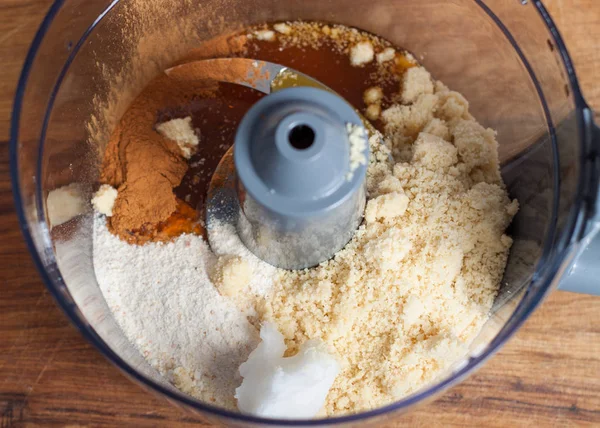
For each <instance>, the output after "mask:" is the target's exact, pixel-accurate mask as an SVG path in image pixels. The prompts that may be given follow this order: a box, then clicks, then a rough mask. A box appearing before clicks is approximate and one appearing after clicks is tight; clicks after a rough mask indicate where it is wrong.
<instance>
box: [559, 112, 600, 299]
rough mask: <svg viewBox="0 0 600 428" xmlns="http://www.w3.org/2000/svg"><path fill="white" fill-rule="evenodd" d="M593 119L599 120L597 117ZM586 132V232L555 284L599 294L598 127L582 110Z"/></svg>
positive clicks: (599, 197) (599, 143)
mask: <svg viewBox="0 0 600 428" xmlns="http://www.w3.org/2000/svg"><path fill="white" fill-rule="evenodd" d="M596 117H600V116H597V115H596ZM584 118H585V119H586V122H587V123H588V125H589V126H588V130H589V133H588V135H586V136H585V137H587V138H588V143H589V144H587V148H588V150H587V153H586V156H585V161H586V164H587V165H586V167H589V168H590V181H591V182H590V186H589V191H588V192H587V193H588V194H587V195H586V198H587V202H588V208H587V209H588V210H590V214H589V217H588V218H589V219H588V223H587V227H586V232H585V235H584V236H583V238H582V239H581V240H580V241H579V242H578V243H577V244H575V246H574V248H573V250H572V251H573V257H572V262H571V266H570V267H569V268H568V269H567V271H566V274H565V275H564V277H563V278H561V281H560V283H559V285H558V288H559V290H564V291H574V292H576V293H587V294H595V295H600V128H599V127H598V125H596V123H594V121H593V120H592V114H591V111H590V110H589V109H585V110H584Z"/></svg>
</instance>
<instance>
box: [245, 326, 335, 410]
mask: <svg viewBox="0 0 600 428" xmlns="http://www.w3.org/2000/svg"><path fill="white" fill-rule="evenodd" d="M260 338H261V339H262V342H261V343H260V344H259V345H258V346H257V348H256V349H255V350H254V351H252V353H251V354H250V356H249V357H248V360H247V361H246V362H244V363H243V364H242V365H241V366H240V369H239V371H240V375H241V376H242V377H243V378H244V380H243V382H242V384H241V386H240V387H238V388H237V389H236V391H235V397H236V399H237V405H238V408H239V410H240V411H241V412H242V413H246V414H251V415H254V416H260V417H265V418H277V419H310V418H313V417H315V416H316V415H317V413H318V412H319V410H321V408H322V407H323V405H324V404H325V398H326V396H327V393H328V392H329V389H330V388H331V385H332V384H333V381H334V379H335V377H336V376H337V374H338V372H339V369H340V368H339V364H338V363H337V361H336V360H335V358H334V357H332V356H331V355H330V354H329V353H328V352H327V349H326V348H325V346H324V345H323V343H322V342H321V341H319V340H311V341H308V342H306V343H304V344H303V345H302V346H301V348H300V350H299V351H298V353H297V354H296V355H294V356H293V357H287V358H284V356H283V355H284V353H285V351H286V346H285V342H284V339H283V335H282V334H281V333H280V332H279V331H277V327H276V326H275V325H273V324H271V323H264V324H263V326H262V328H261V330H260Z"/></svg>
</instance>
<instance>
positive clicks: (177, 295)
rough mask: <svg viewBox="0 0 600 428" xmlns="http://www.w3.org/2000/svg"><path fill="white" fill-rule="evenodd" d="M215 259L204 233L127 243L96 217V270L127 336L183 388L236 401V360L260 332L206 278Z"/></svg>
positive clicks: (220, 401)
mask: <svg viewBox="0 0 600 428" xmlns="http://www.w3.org/2000/svg"><path fill="white" fill-rule="evenodd" d="M214 260H215V256H214V255H213V254H212V252H211V251H210V249H209V247H208V245H207V244H206V243H205V242H204V240H203V239H202V238H201V237H198V236H192V235H183V236H180V237H179V238H177V239H176V240H175V241H174V242H170V243H167V244H159V243H149V244H146V245H143V246H137V245H129V244H127V243H125V242H122V241H120V240H119V238H117V237H116V236H114V235H112V234H111V233H110V232H109V231H108V229H107V227H106V222H105V219H104V217H102V216H96V218H95V220H94V269H95V272H96V277H97V280H98V283H99V284H100V288H101V290H102V293H103V294H104V297H105V299H106V302H107V303H108V306H109V307H110V309H111V310H112V312H113V313H114V316H115V318H116V320H117V323H118V324H119V325H120V326H121V328H122V329H123V332H124V333H125V335H126V336H127V338H128V339H129V340H130V341H131V342H132V343H133V344H134V345H135V346H136V347H137V348H138V349H139V351H140V352H141V353H142V354H143V355H144V357H145V358H146V359H147V360H148V362H149V363H150V364H151V365H152V366H154V367H155V368H156V369H157V370H158V371H159V372H160V373H161V374H163V375H164V376H166V377H167V378H168V379H169V380H170V381H171V382H173V383H174V384H175V386H177V387H178V388H179V389H181V390H182V391H183V392H186V393H188V394H191V395H193V396H195V397H197V398H199V399H201V400H204V401H206V402H209V403H213V404H217V405H221V406H224V407H228V408H231V409H235V407H236V405H235V399H234V392H235V388H236V387H238V386H239V385H240V383H241V381H242V379H241V377H240V376H239V373H238V367H239V366H240V364H241V363H243V362H244V361H246V359H247V358H248V355H249V354H250V352H251V351H252V350H253V349H254V348H256V346H257V345H258V343H259V336H258V332H257V331H256V329H255V328H254V327H253V326H252V325H251V324H250V323H249V322H248V321H247V318H246V315H245V314H243V313H242V312H241V311H240V310H239V309H238V308H236V306H235V304H234V303H233V302H232V301H230V300H229V299H227V298H225V297H223V296H221V295H220V294H219V293H218V291H217V290H216V289H215V287H214V286H213V284H212V283H211V282H210V280H209V278H208V275H207V268H209V267H210V266H211V265H212V264H213V263H214Z"/></svg>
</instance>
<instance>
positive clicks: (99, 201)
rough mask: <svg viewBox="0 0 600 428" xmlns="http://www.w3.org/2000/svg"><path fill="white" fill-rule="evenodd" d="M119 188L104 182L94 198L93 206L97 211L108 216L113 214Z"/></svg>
mask: <svg viewBox="0 0 600 428" xmlns="http://www.w3.org/2000/svg"><path fill="white" fill-rule="evenodd" d="M117 196H118V192H117V189H115V188H114V187H112V186H111V185H109V184H103V185H101V186H100V188H99V189H98V191H97V192H96V193H95V194H94V197H93V198H92V206H93V207H94V209H95V210H96V212H98V213H100V214H104V215H105V216H106V217H111V216H112V214H113V213H112V209H113V207H114V205H115V201H116V200H117Z"/></svg>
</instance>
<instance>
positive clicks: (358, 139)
mask: <svg viewBox="0 0 600 428" xmlns="http://www.w3.org/2000/svg"><path fill="white" fill-rule="evenodd" d="M346 132H347V133H348V141H349V142H350V166H349V171H348V174H347V175H346V180H348V181H350V180H352V177H353V176H354V171H356V169H357V168H358V167H359V166H361V165H366V164H367V155H366V150H367V131H366V130H365V128H364V127H363V126H362V125H357V124H354V123H347V124H346Z"/></svg>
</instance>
